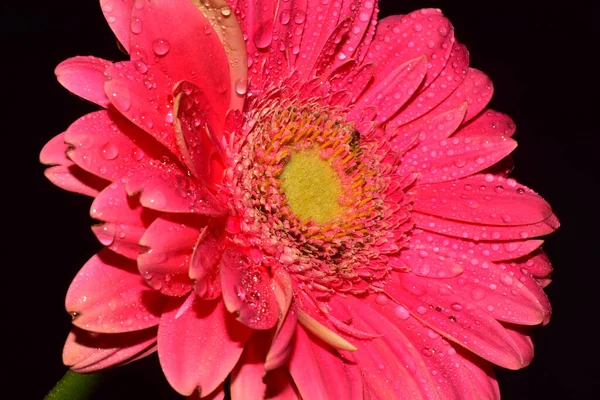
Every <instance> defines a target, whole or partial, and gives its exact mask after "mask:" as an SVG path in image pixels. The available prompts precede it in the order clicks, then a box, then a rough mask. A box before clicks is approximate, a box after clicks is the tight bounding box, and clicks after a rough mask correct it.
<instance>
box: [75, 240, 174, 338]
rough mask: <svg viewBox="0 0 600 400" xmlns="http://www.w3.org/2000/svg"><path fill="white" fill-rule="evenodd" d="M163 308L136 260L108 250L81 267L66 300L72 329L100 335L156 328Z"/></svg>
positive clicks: (159, 297) (156, 293)
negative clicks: (145, 281) (145, 280)
mask: <svg viewBox="0 0 600 400" xmlns="http://www.w3.org/2000/svg"><path fill="white" fill-rule="evenodd" d="M163 305H164V298H163V296H161V295H160V294H159V293H158V292H155V291H153V290H151V289H150V288H149V287H148V286H146V284H145V283H144V281H143V279H142V278H141V277H140V275H139V273H138V272H137V265H136V263H135V261H132V260H130V259H127V258H124V257H122V256H120V255H117V254H115V253H113V252H112V251H110V250H107V249H104V250H101V251H100V252H99V253H98V254H96V255H95V256H94V257H92V258H91V259H90V260H89V261H88V262H87V263H86V264H85V265H84V266H83V267H82V268H81V270H80V271H79V273H78V274H77V276H76V277H75V279H73V282H72V283H71V286H70V287H69V290H68V292H67V297H66V300H65V308H66V309H67V312H68V313H69V314H71V316H72V317H73V324H74V325H75V326H78V327H80V328H83V329H86V330H89V331H93V332H100V333H119V332H130V331H138V330H142V329H146V328H149V327H152V326H155V325H157V324H158V322H159V318H160V314H161V312H162V308H163Z"/></svg>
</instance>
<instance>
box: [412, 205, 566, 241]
mask: <svg viewBox="0 0 600 400" xmlns="http://www.w3.org/2000/svg"><path fill="white" fill-rule="evenodd" d="M412 215H413V216H414V220H415V223H416V226H417V227H418V228H420V229H423V230H427V231H430V232H437V233H441V234H443V235H446V236H453V237H457V238H463V239H471V240H476V241H477V240H497V241H504V240H520V239H525V238H530V237H538V236H544V235H547V234H549V233H551V232H554V231H555V230H556V229H557V228H558V220H557V219H556V217H555V216H554V215H551V216H549V217H548V218H546V219H545V220H543V221H541V222H536V223H534V224H529V225H506V226H501V225H480V224H478V223H468V222H462V221H452V220H449V219H444V218H442V217H436V216H434V215H428V214H422V213H419V212H413V214H412Z"/></svg>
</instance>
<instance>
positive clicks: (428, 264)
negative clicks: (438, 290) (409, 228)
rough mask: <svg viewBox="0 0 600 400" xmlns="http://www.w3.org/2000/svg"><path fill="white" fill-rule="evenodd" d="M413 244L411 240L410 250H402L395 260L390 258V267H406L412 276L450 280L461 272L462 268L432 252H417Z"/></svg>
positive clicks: (453, 261)
mask: <svg viewBox="0 0 600 400" xmlns="http://www.w3.org/2000/svg"><path fill="white" fill-rule="evenodd" d="M413 243H414V242H413V241H412V240H411V250H403V251H402V253H401V255H400V256H399V257H397V258H396V257H390V260H389V262H390V265H392V266H394V267H400V268H402V267H403V266H406V267H408V268H410V271H411V272H412V273H413V274H416V275H420V276H426V277H431V278H438V279H439V278H451V277H453V276H457V275H460V274H461V273H462V272H463V267H462V266H461V265H460V264H458V263H457V262H456V261H455V260H452V259H448V258H447V257H445V256H443V255H438V254H435V253H433V252H432V253H431V254H429V253H428V252H426V251H419V250H418V248H416V247H415V246H413Z"/></svg>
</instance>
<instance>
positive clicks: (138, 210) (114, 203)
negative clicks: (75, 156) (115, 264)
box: [90, 181, 156, 260]
mask: <svg viewBox="0 0 600 400" xmlns="http://www.w3.org/2000/svg"><path fill="white" fill-rule="evenodd" d="M90 216H91V217H92V218H94V219H97V220H101V221H103V222H104V223H103V224H100V225H95V226H92V230H93V231H94V234H95V235H96V237H97V238H98V240H99V241H100V243H102V244H103V245H104V246H106V247H108V248H109V249H111V250H112V251H114V252H115V253H118V254H121V255H124V256H125V257H127V258H131V259H133V260H135V259H137V257H138V254H139V253H140V252H141V251H142V248H141V247H140V245H139V242H140V239H141V238H142V235H143V234H144V232H145V231H146V229H147V228H148V226H150V223H151V222H152V221H153V220H154V218H155V217H156V216H155V215H154V213H153V212H152V211H151V210H149V209H147V208H143V207H142V206H141V205H140V203H139V201H138V199H137V197H131V196H128V195H127V192H126V191H125V184H124V183H122V182H121V181H117V182H114V183H112V184H110V185H109V186H107V187H106V188H105V189H104V190H103V191H102V192H100V193H99V194H98V196H96V198H95V199H94V202H93V203H92V207H91V209H90Z"/></svg>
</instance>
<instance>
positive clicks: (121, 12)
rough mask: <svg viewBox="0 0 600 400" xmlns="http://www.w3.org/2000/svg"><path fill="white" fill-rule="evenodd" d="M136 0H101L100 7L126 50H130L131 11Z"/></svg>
mask: <svg viewBox="0 0 600 400" xmlns="http://www.w3.org/2000/svg"><path fill="white" fill-rule="evenodd" d="M134 3H135V0H118V1H115V0H100V7H101V8H102V13H103V14H104V18H106V22H108V26H110V29H112V31H113V32H114V34H115V36H116V37H117V39H119V42H121V45H122V46H123V48H125V50H127V51H129V36H130V35H131V34H132V31H131V12H132V11H133V4H134Z"/></svg>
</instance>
